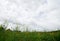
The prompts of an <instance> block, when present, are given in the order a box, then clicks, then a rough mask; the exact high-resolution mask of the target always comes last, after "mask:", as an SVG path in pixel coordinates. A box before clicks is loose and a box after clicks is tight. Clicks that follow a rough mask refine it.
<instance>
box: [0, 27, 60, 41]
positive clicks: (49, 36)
mask: <svg viewBox="0 0 60 41" xmlns="http://www.w3.org/2000/svg"><path fill="white" fill-rule="evenodd" d="M0 41H60V31H54V32H20V31H11V30H5V29H4V28H3V27H2V26H0Z"/></svg>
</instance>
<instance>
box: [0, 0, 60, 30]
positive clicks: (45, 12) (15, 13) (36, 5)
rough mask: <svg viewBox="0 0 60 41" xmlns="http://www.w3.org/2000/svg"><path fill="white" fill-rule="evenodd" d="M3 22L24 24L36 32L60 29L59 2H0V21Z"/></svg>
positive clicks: (47, 0) (3, 0) (26, 0)
mask: <svg viewBox="0 0 60 41" xmlns="http://www.w3.org/2000/svg"><path fill="white" fill-rule="evenodd" d="M5 20H7V21H8V22H9V23H12V24H15V23H17V24H25V25H27V26H28V27H29V28H30V27H31V29H33V30H34V29H36V30H37V31H43V30H47V31H51V30H56V29H58V28H59V27H60V1H59V0H7V1H6V0H0V21H1V22H3V21H5ZM1 22H0V23H1ZM9 27H10V25H9ZM23 28H24V27H23ZM22 31H23V30H22Z"/></svg>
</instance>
